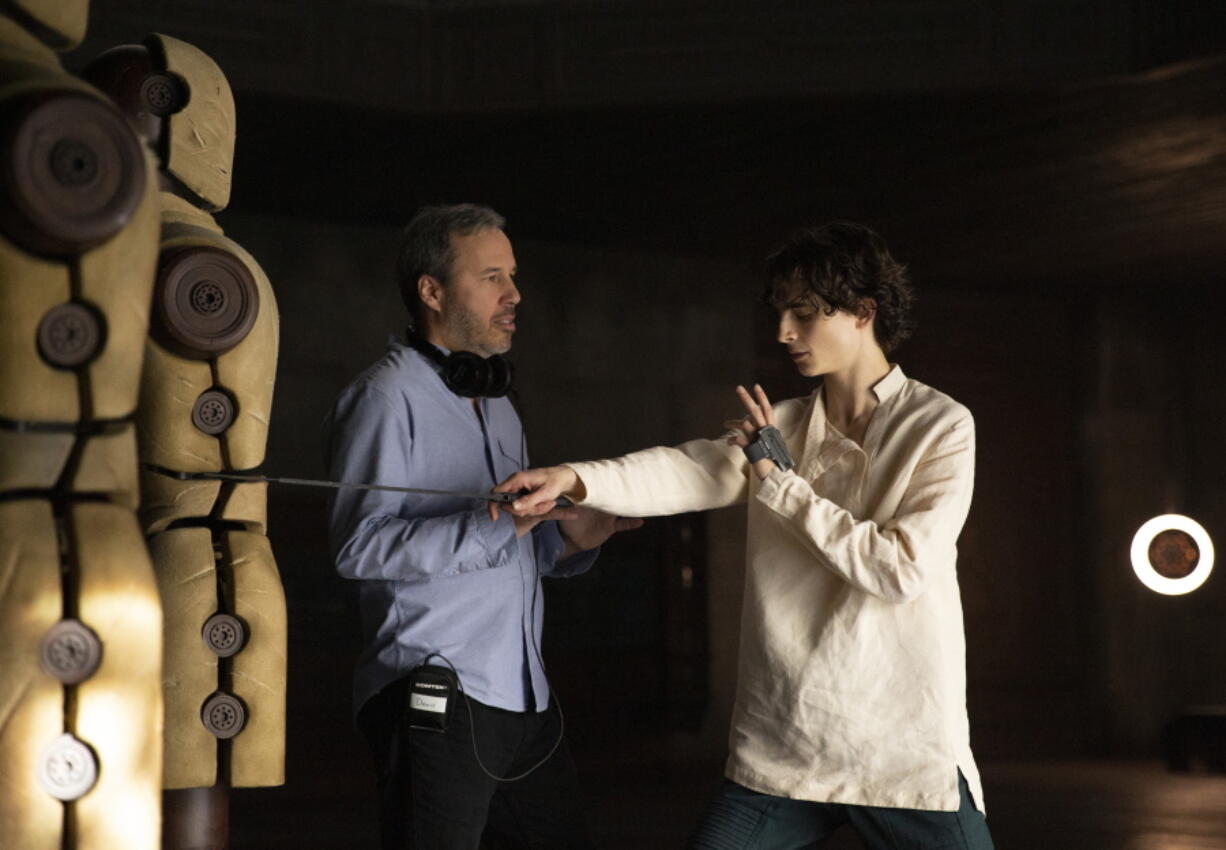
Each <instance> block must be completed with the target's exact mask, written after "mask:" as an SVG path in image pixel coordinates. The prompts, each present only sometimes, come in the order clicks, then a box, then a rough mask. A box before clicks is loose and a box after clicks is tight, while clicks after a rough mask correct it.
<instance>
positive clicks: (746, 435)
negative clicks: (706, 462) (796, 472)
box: [724, 384, 776, 480]
mask: <svg viewBox="0 0 1226 850" xmlns="http://www.w3.org/2000/svg"><path fill="white" fill-rule="evenodd" d="M736 394H737V398H739V399H740V400H741V404H743V405H745V411H746V416H745V418H744V419H730V420H728V421H727V422H725V423H724V427H725V428H728V429H730V433H729V434H728V445H730V446H740V447H741V448H742V449H743V448H745V447H746V446H748V445H749V444H750V443H752V442H753V441H754V438H755V437H757V434H758V431H759V429H761V428H765V427H766V426H767V425H774V424H775V409H774V408H773V407H771V402H770V399H769V398H767V397H766V390H764V389H762V387H761V386H759V385H758V384H754V385H753V395H750V394H749V390H747V389H745V388H744V387H742V386H738V387H737V388H736ZM775 468H776V467H775V462H774V461H773V460H771V459H770V458H766V457H764V458H762V459H761V460H760V461H758V462H757V463H755V464H754V465H753V471H754V472H755V473H756V474H757V476H758V478H759V480H761V479H765V478H766V476H768V475H770V474H771V470H772V469H775Z"/></svg>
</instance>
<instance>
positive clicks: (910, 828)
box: [686, 772, 993, 850]
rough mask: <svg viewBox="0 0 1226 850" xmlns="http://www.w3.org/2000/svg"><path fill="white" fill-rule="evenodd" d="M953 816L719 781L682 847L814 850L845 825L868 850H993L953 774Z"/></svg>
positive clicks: (693, 849)
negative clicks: (957, 796) (817, 799)
mask: <svg viewBox="0 0 1226 850" xmlns="http://www.w3.org/2000/svg"><path fill="white" fill-rule="evenodd" d="M958 790H959V792H960V793H961V796H962V801H961V806H960V807H959V809H958V811H956V812H929V811H923V810H921V809H889V808H881V807H877V806H850V805H844V804H842V803H813V802H810V801H808V800H790V799H788V798H787V797H776V796H774V795H772V794H761V793H759V792H757V791H751V790H750V789H748V788H746V787H744V786H743V785H737V784H736V783H735V782H731V781H729V780H724V784H723V785H722V786H720V789H719V791H718V792H717V793H716V794H715V797H714V798H713V799H712V800H711V802H710V804H709V805H708V806H707V810H706V812H705V813H704V814H703V816H702V820H701V821H699V823H698V828H697V829H696V830H694V834H693V835H692V836H691V837H690V840H689V843H688V844H687V845H686V847H687V848H689V850H817V848H820V847H821V846H822V844H823V843H824V842H825V840H826V839H827V838H828V837H829V836H830V834H831V833H832V832H834V831H835V830H836V829H838V828H839V827H840V826H842V825H844V824H849V825H850V826H851V828H852V829H854V830H855V831H856V833H857V834H858V835H859V836H860V838H861V840H862V841H863V842H864V845H865V846H866V847H868V848H869V850H947V848H948V849H949V850H993V848H992V836H991V835H990V834H989V833H988V824H987V821H985V820H984V817H983V814H982V813H980V812H979V810H977V809H976V808H975V805H974V803H973V801H972V800H971V794H970V791H969V789H968V788H967V787H966V779H965V778H964V777H963V776H962V773H961V772H959V773H958Z"/></svg>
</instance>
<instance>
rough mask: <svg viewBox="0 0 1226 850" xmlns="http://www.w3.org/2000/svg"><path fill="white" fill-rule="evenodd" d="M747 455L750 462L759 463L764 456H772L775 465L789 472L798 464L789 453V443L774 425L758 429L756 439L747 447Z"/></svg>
mask: <svg viewBox="0 0 1226 850" xmlns="http://www.w3.org/2000/svg"><path fill="white" fill-rule="evenodd" d="M745 457H747V458H749V462H750V463H757V462H758V461H760V460H762V458H770V459H771V460H773V461H774V462H775V466H777V467H779V468H780V469H781V470H783V471H784V472H787V471H788V470H789V469H791V468H792V467H793V466H795V465H796V464H795V463H793V462H792V455H791V454H789V453H788V444H787V443H785V442H784V441H783V434H781V433H780V432H779V429H778V428H776V427H775V426H774V425H767V426H766V427H764V428H759V429H758V434H757V436H756V437H755V438H754V441H753V442H752V443H750V444H749V445H747V446H746V447H745Z"/></svg>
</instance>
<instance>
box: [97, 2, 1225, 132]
mask: <svg viewBox="0 0 1226 850" xmlns="http://www.w3.org/2000/svg"><path fill="white" fill-rule="evenodd" d="M151 30H155V31H158V32H164V33H167V34H169V35H173V36H176V37H178V38H182V39H184V40H186V41H189V42H192V43H193V44H195V45H197V46H198V47H200V48H201V49H203V50H205V51H206V52H208V53H209V54H210V55H212V56H213V57H214V58H215V59H216V60H217V61H218V63H219V64H220V65H221V66H222V67H223V68H225V70H226V73H227V74H228V76H229V78H230V80H231V84H232V86H233V87H234V88H235V89H236V90H237V91H241V92H249V93H258V94H265V95H279V96H286V97H299V98H303V97H305V98H310V99H315V100H322V101H327V102H334V103H345V104H352V105H360V106H366V107H375V108H380V109H388V110H395V111H407V112H416V113H433V114H437V113H451V112H463V111H474V110H485V109H506V108H524V109H532V108H542V107H558V106H614V105H622V106H626V105H642V104H649V103H709V102H723V101H727V100H732V99H744V98H756V97H782V96H803V95H815V94H817V95H820V94H827V95H829V94H835V95H848V94H864V93H881V92H931V91H951V90H954V91H965V90H978V89H986V88H999V87H1031V86H1034V85H1049V84H1052V83H1057V82H1068V81H1070V80H1086V79H1093V78H1100V77H1103V76H1111V75H1119V74H1130V73H1134V72H1137V71H1143V70H1147V69H1149V68H1151V67H1153V66H1155V65H1159V64H1165V63H1168V62H1171V61H1179V60H1184V59H1189V58H1194V57H1196V56H1201V55H1204V54H1206V53H1210V52H1213V51H1215V50H1218V49H1221V48H1223V47H1226V15H1224V14H1223V11H1222V9H1221V3H1220V2H1219V0H1094V2H1088V0H1076V2H1070V0H822V1H821V2H817V0H752V2H750V0H702V2H699V1H698V0H484V2H478V0H340V2H338V0H259V2H251V0H209V2H199V0H93V6H92V15H91V24H90V31H89V37H88V41H87V42H86V44H85V45H84V46H83V48H82V49H81V50H80V51H78V55H79V56H81V57H83V59H82V61H84V59H88V57H90V56H93V55H95V54H96V53H97V52H99V51H100V50H101V49H104V48H106V47H109V46H111V45H113V44H116V43H121V42H125V41H133V40H138V39H139V38H140V37H142V36H143V35H144V34H146V33H147V32H149V31H151Z"/></svg>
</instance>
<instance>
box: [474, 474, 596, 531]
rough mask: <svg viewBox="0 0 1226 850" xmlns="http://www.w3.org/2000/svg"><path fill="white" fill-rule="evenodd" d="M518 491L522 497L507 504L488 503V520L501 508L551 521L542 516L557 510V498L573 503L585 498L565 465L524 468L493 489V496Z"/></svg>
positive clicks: (523, 515) (580, 484)
mask: <svg viewBox="0 0 1226 850" xmlns="http://www.w3.org/2000/svg"><path fill="white" fill-rule="evenodd" d="M520 491H524V494H523V495H522V496H520V497H519V498H518V499H516V500H515V501H514V502H512V503H510V504H506V503H502V504H500V503H498V502H490V517H491V518H492V519H497V518H498V510H499V509H500V508H501V509H502V510H504V511H506V512H507V513H509V514H513V515H514V516H517V517H541V518H542V519H553V517H548V516H546V514H548V513H549V512H550V511H552V510H555V509H557V498H558V496H562V495H566V496H569V497H570V498H571V499H572V500H573V501H576V502H577V501H579V500H581V499H582V498H583V497H584V496H585V495H586V490H585V489H584V487H583V482H581V481H580V480H579V476H578V475H576V474H575V471H574V470H573V469H571V468H570V467H569V466H546V467H542V468H540V469H525V470H522V471H520V472H517V473H515V474H514V475H512V476H511V477H510V478H508V479H507V480H506V481H503V482H502V483H501V484H499V485H498V486H497V487H495V488H494V492H495V493H519V492H520Z"/></svg>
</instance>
